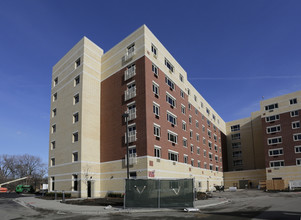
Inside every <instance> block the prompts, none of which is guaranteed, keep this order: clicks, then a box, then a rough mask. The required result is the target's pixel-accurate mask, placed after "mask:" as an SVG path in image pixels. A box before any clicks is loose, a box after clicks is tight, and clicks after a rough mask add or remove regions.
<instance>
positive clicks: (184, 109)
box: [181, 104, 186, 115]
mask: <svg viewBox="0 0 301 220" xmlns="http://www.w3.org/2000/svg"><path fill="white" fill-rule="evenodd" d="M181 112H182V113H183V114H184V115H185V114H186V107H185V105H183V104H181Z"/></svg>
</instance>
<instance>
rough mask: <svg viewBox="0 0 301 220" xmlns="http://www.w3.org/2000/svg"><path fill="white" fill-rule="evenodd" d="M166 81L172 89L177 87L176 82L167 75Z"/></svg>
mask: <svg viewBox="0 0 301 220" xmlns="http://www.w3.org/2000/svg"><path fill="white" fill-rule="evenodd" d="M165 82H166V84H167V85H168V86H169V88H170V89H171V90H174V89H175V83H174V82H173V81H172V80H171V79H170V78H168V77H167V76H166V77H165Z"/></svg>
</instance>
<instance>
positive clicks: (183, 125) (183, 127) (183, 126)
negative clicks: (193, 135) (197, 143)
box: [182, 121, 187, 131]
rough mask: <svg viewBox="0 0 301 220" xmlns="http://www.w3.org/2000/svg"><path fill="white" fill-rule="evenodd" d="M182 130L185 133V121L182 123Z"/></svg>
mask: <svg viewBox="0 0 301 220" xmlns="http://www.w3.org/2000/svg"><path fill="white" fill-rule="evenodd" d="M182 129H183V130H184V131H186V129H187V126H186V122H185V121H182Z"/></svg>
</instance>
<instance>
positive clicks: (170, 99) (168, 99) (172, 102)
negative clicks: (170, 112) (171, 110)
mask: <svg viewBox="0 0 301 220" xmlns="http://www.w3.org/2000/svg"><path fill="white" fill-rule="evenodd" d="M166 102H167V103H169V104H170V106H172V107H176V98H174V97H173V96H172V95H170V94H169V93H168V92H166Z"/></svg>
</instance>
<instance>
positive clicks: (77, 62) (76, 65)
mask: <svg viewBox="0 0 301 220" xmlns="http://www.w3.org/2000/svg"><path fill="white" fill-rule="evenodd" d="M80 63H81V62H80V58H78V59H77V60H76V61H75V68H77V67H79V66H80Z"/></svg>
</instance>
